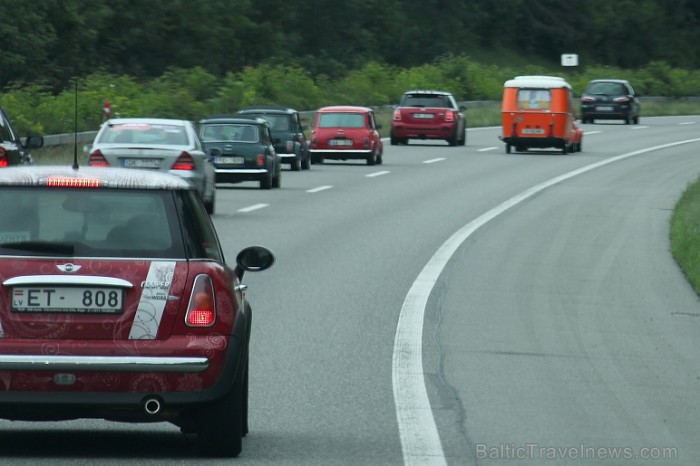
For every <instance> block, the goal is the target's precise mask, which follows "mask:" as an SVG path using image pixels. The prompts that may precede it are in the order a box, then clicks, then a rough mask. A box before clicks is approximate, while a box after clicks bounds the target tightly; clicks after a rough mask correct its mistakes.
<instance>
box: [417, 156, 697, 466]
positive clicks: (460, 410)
mask: <svg viewBox="0 0 700 466" xmlns="http://www.w3.org/2000/svg"><path fill="white" fill-rule="evenodd" d="M695 151H696V145H688V146H680V147H677V148H671V149H667V150H664V151H660V152H659V153H656V154H645V155H642V156H639V157H634V158H632V159H628V160H625V161H622V162H619V163H614V164H611V165H608V166H606V167H603V168H601V169H598V170H594V171H592V172H589V173H587V174H585V175H582V176H580V177H577V178H574V179H572V180H569V181H566V182H565V183H563V184H561V185H557V186H555V187H552V188H550V189H548V190H546V191H545V192H543V193H540V194H539V195H538V196H537V197H536V198H533V199H531V200H529V201H527V202H526V203H524V204H522V205H520V206H518V207H516V208H515V209H512V210H511V211H509V212H508V213H507V214H506V215H503V216H501V217H499V218H497V219H495V220H493V221H492V222H490V223H489V224H487V225H486V226H485V227H482V230H481V231H480V232H478V234H476V235H475V236H473V237H472V238H471V239H470V240H468V241H467V243H465V245H463V247H462V248H461V250H460V253H459V254H458V256H456V257H455V258H454V260H453V261H452V263H451V264H450V267H449V269H448V270H447V271H446V273H445V276H444V279H443V282H442V283H441V285H440V286H439V287H436V293H435V296H433V298H432V299H431V303H430V305H429V306H428V309H429V311H428V316H427V321H428V322H430V324H429V326H430V329H426V334H425V344H426V345H427V346H428V348H429V349H427V350H426V355H427V359H426V361H427V362H426V371H427V372H430V373H432V375H431V377H430V378H429V379H428V380H429V391H430V394H431V400H432V401H433V403H434V412H435V414H436V418H437V422H438V426H439V431H440V434H441V438H442V440H443V446H444V448H445V451H446V455H447V456H448V457H449V458H450V459H452V460H454V461H455V464H477V461H476V460H478V459H484V458H488V456H484V455H487V454H489V453H491V454H493V455H494V456H493V457H491V458H492V459H494V460H495V461H493V463H492V464H499V461H498V459H500V460H501V461H502V460H503V459H506V458H504V457H503V455H506V454H508V447H523V446H526V445H536V446H537V447H538V448H539V447H562V448H564V447H579V446H582V445H584V446H588V447H609V446H618V447H632V448H633V451H634V453H639V452H640V449H642V448H664V447H669V448H677V452H678V455H679V462H678V463H677V462H675V461H674V464H694V463H693V462H694V461H695V458H697V457H698V456H699V455H700V452H699V451H698V446H697V442H695V439H694V429H693V424H694V420H693V419H692V416H689V415H688V413H692V412H697V411H698V408H700V401H699V400H698V399H697V388H698V381H697V375H696V374H697V373H698V370H699V369H700V364H698V362H697V357H696V355H697V353H698V349H699V348H698V345H699V344H698V341H700V340H699V338H700V320H697V319H693V318H692V317H688V316H695V315H700V306H699V305H698V300H697V296H696V295H695V293H694V292H693V290H692V289H691V288H690V286H689V285H688V284H687V282H686V281H685V278H684V277H683V275H682V273H681V272H680V271H679V269H678V268H677V266H676V264H675V262H674V261H673V259H672V258H671V256H670V253H669V252H668V220H669V217H670V214H671V209H672V208H673V205H674V204H675V202H676V200H677V199H678V197H679V196H680V193H681V192H682V190H683V188H684V187H685V186H686V185H687V183H688V182H689V181H692V180H694V179H695V178H696V177H697V175H698V172H699V171H700V166H699V165H698V163H697V160H696V158H695V155H694V152H695ZM540 452H541V451H540V450H537V451H535V455H534V456H528V455H526V456H525V457H524V458H523V459H522V461H518V462H514V464H541V460H542V457H541V456H537V454H538V453H540ZM526 453H530V452H529V451H528V452H526ZM667 453H670V454H673V451H670V452H667ZM478 464H489V462H488V461H482V462H480V463H478ZM590 464H596V461H595V459H594V458H592V459H591V462H590ZM636 464H641V462H640V463H636Z"/></svg>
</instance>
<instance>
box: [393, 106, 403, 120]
mask: <svg viewBox="0 0 700 466" xmlns="http://www.w3.org/2000/svg"><path fill="white" fill-rule="evenodd" d="M394 121H401V110H399V109H398V108H397V109H396V110H394Z"/></svg>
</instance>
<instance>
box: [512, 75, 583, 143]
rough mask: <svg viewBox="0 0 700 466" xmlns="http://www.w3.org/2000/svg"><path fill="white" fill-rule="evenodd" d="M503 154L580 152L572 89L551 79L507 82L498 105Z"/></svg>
mask: <svg viewBox="0 0 700 466" xmlns="http://www.w3.org/2000/svg"><path fill="white" fill-rule="evenodd" d="M501 124H502V134H501V136H499V138H500V139H501V140H502V141H503V142H505V143H506V153H508V154H510V152H511V150H512V149H515V150H516V151H518V152H524V151H526V150H528V149H530V148H538V149H541V148H552V147H553V148H557V149H560V150H561V153H562V154H566V153H568V152H579V151H580V150H581V147H582V142H583V141H582V140H583V131H582V130H581V129H580V128H578V127H577V126H576V115H575V114H574V98H573V91H572V90H571V86H570V85H569V83H567V82H566V81H565V80H564V79H563V78H559V77H554V76H518V77H516V78H514V79H510V80H508V81H506V83H505V85H504V87H503V102H502V104H501Z"/></svg>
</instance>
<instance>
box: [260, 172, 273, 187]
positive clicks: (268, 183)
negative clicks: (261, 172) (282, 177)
mask: <svg viewBox="0 0 700 466" xmlns="http://www.w3.org/2000/svg"><path fill="white" fill-rule="evenodd" d="M270 188H272V174H271V173H268V174H267V175H265V178H263V179H262V180H260V189H270Z"/></svg>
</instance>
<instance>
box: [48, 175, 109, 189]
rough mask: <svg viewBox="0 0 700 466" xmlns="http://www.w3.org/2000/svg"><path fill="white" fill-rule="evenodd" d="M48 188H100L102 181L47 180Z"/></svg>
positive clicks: (84, 179) (89, 179)
mask: <svg viewBox="0 0 700 466" xmlns="http://www.w3.org/2000/svg"><path fill="white" fill-rule="evenodd" d="M45 183H46V186H48V187H50V188H57V187H58V188H99V187H100V180H99V179H94V178H60V177H54V176H52V177H49V178H46V182H45Z"/></svg>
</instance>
